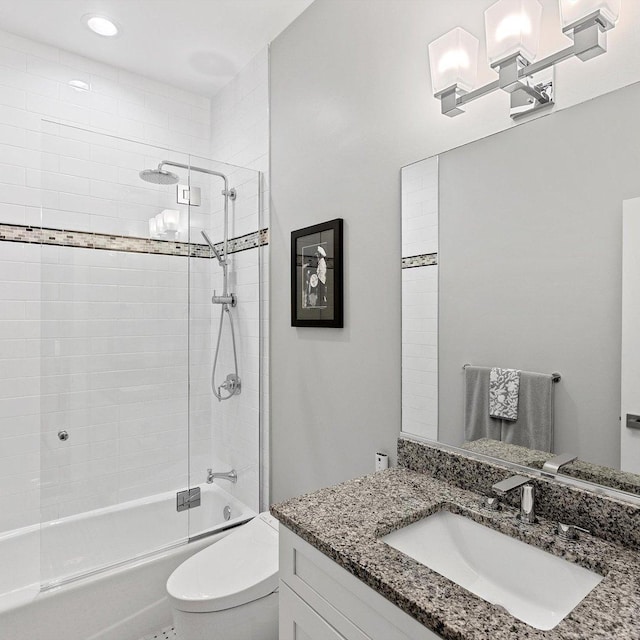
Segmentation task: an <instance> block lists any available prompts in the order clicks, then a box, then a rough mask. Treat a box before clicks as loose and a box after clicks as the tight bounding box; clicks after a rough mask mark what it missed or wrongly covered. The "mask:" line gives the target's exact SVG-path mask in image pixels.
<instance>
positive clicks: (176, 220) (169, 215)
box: [149, 209, 180, 239]
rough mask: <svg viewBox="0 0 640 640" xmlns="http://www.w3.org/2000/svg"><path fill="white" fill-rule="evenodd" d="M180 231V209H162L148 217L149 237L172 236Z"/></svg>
mask: <svg viewBox="0 0 640 640" xmlns="http://www.w3.org/2000/svg"><path fill="white" fill-rule="evenodd" d="M179 231H180V211H178V210H177V209H164V210H162V211H161V212H160V213H158V214H157V215H155V216H154V217H153V218H149V237H150V238H174V239H175V237H176V236H177V235H178V232H179Z"/></svg>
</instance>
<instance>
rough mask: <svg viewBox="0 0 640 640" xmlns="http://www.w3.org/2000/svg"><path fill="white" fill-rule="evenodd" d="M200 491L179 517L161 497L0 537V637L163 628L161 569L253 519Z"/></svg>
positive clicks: (120, 638)
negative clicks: (228, 512)
mask: <svg viewBox="0 0 640 640" xmlns="http://www.w3.org/2000/svg"><path fill="white" fill-rule="evenodd" d="M200 488H201V501H202V502H201V506H200V507H197V508H194V509H189V510H188V511H183V512H180V513H177V512H176V494H175V492H168V493H164V494H159V495H156V496H152V497H150V498H145V499H140V500H134V501H131V502H126V503H123V504H120V505H117V506H114V507H108V508H105V509H98V510H95V511H90V512H87V513H83V514H80V515H76V516H70V517H67V518H63V519H61V520H57V521H55V522H46V523H43V524H42V525H35V526H31V527H25V528H23V529H17V530H15V531H10V532H8V533H5V534H2V535H0V640H22V639H23V638H24V640H27V639H28V640H33V639H34V638H41V637H42V638H45V637H46V638H47V639H48V640H57V639H58V638H60V640H138V638H141V637H142V636H144V635H146V634H149V633H152V632H154V631H157V630H158V629H160V628H162V627H163V626H166V625H168V624H170V622H171V609H170V607H169V604H168V601H167V599H166V596H165V583H166V580H167V578H168V577H169V575H170V574H171V572H172V571H173V570H174V569H175V568H176V567H177V566H178V565H179V564H181V563H182V562H184V560H186V558H188V557H189V556H191V555H193V554H194V553H196V552H197V551H199V550H200V549H202V548H204V547H206V546H208V545H209V544H212V543H215V542H216V541H218V540H220V539H221V538H223V537H224V536H225V535H227V534H228V533H229V529H230V528H231V527H233V526H237V525H239V524H241V523H243V522H245V521H247V520H249V519H250V518H252V517H254V516H255V515H256V513H255V512H254V511H253V510H251V509H249V508H248V507H246V506H245V505H243V504H242V503H240V502H239V501H238V500H236V499H235V498H234V497H233V496H231V495H230V494H229V493H227V492H226V491H224V490H223V489H222V488H220V487H219V486H217V485H215V484H211V485H203V486H201V487H200ZM227 506H229V507H230V509H231V517H230V519H229V520H225V519H224V515H223V510H224V508H225V507H227ZM212 532H213V533H212ZM190 540H191V542H189V541H190ZM187 543H189V544H187Z"/></svg>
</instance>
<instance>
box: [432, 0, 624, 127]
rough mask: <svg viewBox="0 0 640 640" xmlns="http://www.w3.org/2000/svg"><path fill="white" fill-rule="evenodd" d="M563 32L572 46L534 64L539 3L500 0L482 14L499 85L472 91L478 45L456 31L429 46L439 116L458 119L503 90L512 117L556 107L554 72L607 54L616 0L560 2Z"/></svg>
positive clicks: (534, 0) (617, 6)
mask: <svg viewBox="0 0 640 640" xmlns="http://www.w3.org/2000/svg"><path fill="white" fill-rule="evenodd" d="M559 2H560V13H561V16H562V32H563V33H564V34H565V35H567V36H569V37H570V38H571V39H572V40H573V44H572V45H571V46H570V47H567V48H566V49H562V50H561V51H558V52H557V53H554V54H552V55H550V56H547V57H546V58H543V59H542V60H539V61H537V62H535V59H536V57H537V54H538V44H539V41H540V23H541V19H542V5H541V4H540V2H539V1H538V0H499V1H498V2H496V3H495V4H493V5H492V6H490V7H489V8H488V9H487V10H486V11H485V14H484V17H485V32H486V40H487V58H488V60H489V64H490V65H491V68H493V69H495V70H496V71H497V72H498V80H495V81H494V82H490V83H489V84H486V85H484V86H483V87H479V88H478V89H474V86H475V82H476V79H477V60H478V57H477V50H478V40H477V38H475V37H474V36H473V35H471V34H470V33H469V32H467V31H465V30H464V29H461V28H460V27H456V28H455V29H452V30H451V31H449V32H448V33H446V34H445V35H443V36H441V37H440V38H438V39H437V40H434V41H433V42H432V43H431V44H430V45H429V66H430V68H431V82H432V87H433V94H434V97H435V98H437V99H438V100H440V104H441V108H442V113H443V114H444V115H447V116H451V117H453V116H457V115H459V114H460V113H464V111H463V109H462V107H463V106H464V105H466V104H467V103H469V102H472V101H473V100H477V99H478V98H481V97H482V96H484V95H487V94H489V93H492V92H493V91H495V90H496V89H502V90H503V91H506V92H507V93H509V94H511V117H512V118H517V117H519V116H521V115H525V114H529V113H533V112H534V111H537V110H538V109H541V108H543V107H548V106H550V105H552V104H553V102H554V99H553V98H554V86H553V68H554V66H555V65H556V64H558V63H560V62H563V61H564V60H568V59H570V58H573V57H577V58H579V59H580V60H583V61H585V60H590V59H591V58H594V57H596V56H598V55H600V54H602V53H605V52H606V51H607V31H609V30H611V29H613V28H614V27H615V25H616V22H617V21H618V18H619V16H620V0H559Z"/></svg>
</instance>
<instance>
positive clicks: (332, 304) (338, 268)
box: [291, 218, 344, 328]
mask: <svg viewBox="0 0 640 640" xmlns="http://www.w3.org/2000/svg"><path fill="white" fill-rule="evenodd" d="M291 326H292V327H338V328H341V327H343V326H344V320H343V288H342V218H336V219H335V220H329V222H323V223H321V224H316V225H313V226H312V227H305V228H304V229H298V230H297V231H292V232H291Z"/></svg>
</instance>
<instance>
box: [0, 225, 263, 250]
mask: <svg viewBox="0 0 640 640" xmlns="http://www.w3.org/2000/svg"><path fill="white" fill-rule="evenodd" d="M0 241H5V242H24V243H26V244H47V245H54V246H58V247H79V248H82V249H102V250H105V251H125V252H129V253H150V254H154V255H167V256H184V257H191V258H212V257H213V252H212V251H211V249H210V248H209V246H208V245H206V244H195V243H189V242H173V241H171V240H157V239H151V238H136V237H133V236H119V235H110V234H105V233H91V232H89V231H66V230H63V229H49V228H44V227H33V226H25V225H18V224H1V223H0ZM267 244H269V229H260V230H259V231H254V232H252V233H247V234H245V235H243V236H239V237H237V238H231V239H230V240H229V242H228V250H229V253H238V252H240V251H246V250H247V249H255V248H257V247H261V246H264V245H267ZM215 246H216V249H219V250H222V246H223V243H222V242H217V243H216V245H215Z"/></svg>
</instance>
